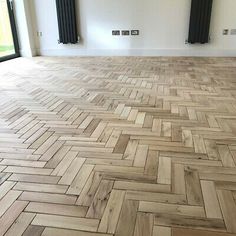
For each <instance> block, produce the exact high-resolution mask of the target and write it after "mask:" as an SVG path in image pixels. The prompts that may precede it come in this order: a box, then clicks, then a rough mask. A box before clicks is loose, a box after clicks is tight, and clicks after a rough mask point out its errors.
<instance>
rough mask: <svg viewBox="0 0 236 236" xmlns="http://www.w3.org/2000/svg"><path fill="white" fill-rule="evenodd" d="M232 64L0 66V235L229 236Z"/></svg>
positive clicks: (86, 60) (233, 183)
mask: <svg viewBox="0 0 236 236" xmlns="http://www.w3.org/2000/svg"><path fill="white" fill-rule="evenodd" d="M235 66H236V60H235V58H193V57H185V58H181V57H67V58H64V57H48V58H47V57H35V58H30V59H25V58H17V59H15V60H10V61H7V62H3V63H0V236H1V235H2V236H3V235H6V236H11V235H14V236H15V235H16V236H17V235H19V236H20V235H22V236H64V235H71V236H126V235H127V236H149V235H150V236H159V235H161V236H179V235H181V236H182V235H183V236H184V235H188V236H191V235H193V236H195V235H203V236H205V235H206V236H211V235H216V236H218V235H219V236H220V235H222V236H230V235H232V236H234V235H236V228H235V225H236V220H235V219H236V214H235V212H236V105H235V104H236V84H235V78H236V70H235ZM9 85H10V86H9Z"/></svg>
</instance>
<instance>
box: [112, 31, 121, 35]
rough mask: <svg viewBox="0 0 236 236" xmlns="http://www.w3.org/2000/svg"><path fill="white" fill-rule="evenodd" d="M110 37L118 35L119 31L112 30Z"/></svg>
mask: <svg viewBox="0 0 236 236" xmlns="http://www.w3.org/2000/svg"><path fill="white" fill-rule="evenodd" d="M112 35H113V36H117V35H120V30H112Z"/></svg>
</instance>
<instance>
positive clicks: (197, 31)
mask: <svg viewBox="0 0 236 236" xmlns="http://www.w3.org/2000/svg"><path fill="white" fill-rule="evenodd" d="M212 3H213V0H192V6H191V15H190V24H189V36H188V42H189V43H208V42H209V30H210V22H211V11H212Z"/></svg>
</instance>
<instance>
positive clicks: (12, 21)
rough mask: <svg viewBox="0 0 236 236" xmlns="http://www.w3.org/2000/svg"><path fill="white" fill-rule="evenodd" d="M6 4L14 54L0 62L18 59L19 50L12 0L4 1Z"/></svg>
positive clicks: (0, 58) (0, 59)
mask: <svg viewBox="0 0 236 236" xmlns="http://www.w3.org/2000/svg"><path fill="white" fill-rule="evenodd" d="M6 2H7V8H8V13H9V19H10V24H11V32H12V37H13V43H14V48H15V53H14V54H11V55H7V56H3V57H0V62H3V61H7V60H10V59H14V58H17V57H20V48H19V41H18V35H17V29H16V22H15V15H14V5H13V2H12V0H6Z"/></svg>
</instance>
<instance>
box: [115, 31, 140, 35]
mask: <svg viewBox="0 0 236 236" xmlns="http://www.w3.org/2000/svg"><path fill="white" fill-rule="evenodd" d="M112 35H113V36H120V35H122V36H129V35H132V36H138V35H139V30H112Z"/></svg>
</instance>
